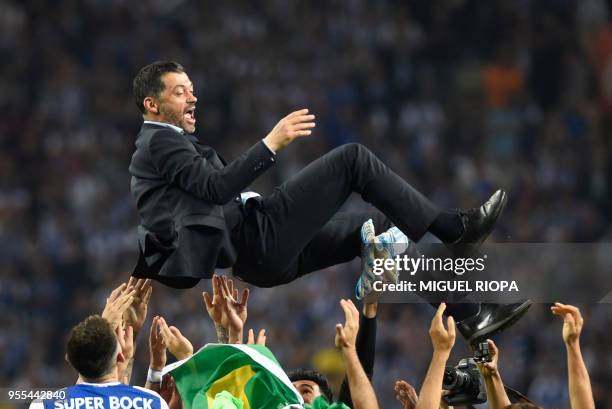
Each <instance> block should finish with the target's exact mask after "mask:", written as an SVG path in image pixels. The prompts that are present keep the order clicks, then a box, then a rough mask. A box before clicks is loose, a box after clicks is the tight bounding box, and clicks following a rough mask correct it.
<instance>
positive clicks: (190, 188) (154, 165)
mask: <svg viewBox="0 0 612 409" xmlns="http://www.w3.org/2000/svg"><path fill="white" fill-rule="evenodd" d="M274 161H275V159H274V155H273V154H272V152H270V150H269V149H268V148H267V147H266V146H265V145H264V143H263V142H261V141H260V142H258V143H256V144H255V145H253V146H252V147H251V148H250V149H249V150H248V151H246V152H245V153H243V154H242V155H240V156H239V157H238V158H236V159H235V160H234V161H233V162H232V163H230V164H229V165H226V164H225V162H224V161H223V160H222V159H221V158H220V157H219V156H218V155H217V153H216V152H215V150H214V149H212V148H211V147H208V146H204V145H201V144H199V143H198V140H197V138H196V137H194V136H192V135H185V134H181V133H179V132H176V131H175V130H173V129H171V128H167V127H164V126H161V125H155V124H143V126H142V128H141V130H140V132H139V134H138V136H137V137H136V151H135V152H134V154H133V155H132V161H131V163H130V168H129V170H130V174H131V176H132V180H131V190H132V195H133V196H134V199H135V200H136V207H137V208H138V212H139V214H140V219H141V224H140V226H139V227H138V246H139V257H138V263H137V265H136V267H135V269H134V276H135V277H141V278H142V277H147V278H153V279H156V280H158V281H161V282H163V283H164V284H167V285H169V286H172V287H175V288H189V287H193V286H194V285H196V284H197V283H198V281H199V280H200V279H201V278H210V277H211V276H212V274H213V272H214V269H215V267H221V268H226V267H230V266H231V265H232V264H233V263H234V261H235V260H236V250H235V248H234V246H233V244H232V241H231V237H230V233H231V232H230V229H231V228H232V225H231V224H232V222H231V221H230V220H228V219H232V218H235V217H236V214H235V213H236V212H240V208H239V206H240V196H239V195H240V193H241V192H242V191H243V190H244V189H246V188H247V187H248V185H249V184H250V183H252V182H253V181H254V180H255V179H256V178H257V177H258V176H259V175H261V174H262V173H263V172H264V171H266V170H267V169H268V168H269V167H270V166H272V164H273V163H274Z"/></svg>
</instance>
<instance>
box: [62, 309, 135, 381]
mask: <svg viewBox="0 0 612 409" xmlns="http://www.w3.org/2000/svg"><path fill="white" fill-rule="evenodd" d="M66 358H67V360H68V362H69V363H70V365H72V366H73V367H74V369H76V370H77V372H78V373H79V374H80V375H81V376H82V377H83V378H85V379H90V380H95V379H99V378H101V377H103V376H105V375H108V374H111V373H112V372H113V371H114V372H116V371H117V362H118V361H119V362H122V361H123V360H124V357H123V354H122V353H121V348H120V346H119V342H117V337H116V336H115V332H114V331H113V329H112V328H111V325H110V324H109V323H108V321H106V320H105V319H104V318H102V317H100V316H99V315H91V316H89V317H87V318H85V320H83V321H81V322H80V323H78V324H77V325H76V326H75V327H73V328H72V330H71V331H70V335H69V336H68V345H67V347H66Z"/></svg>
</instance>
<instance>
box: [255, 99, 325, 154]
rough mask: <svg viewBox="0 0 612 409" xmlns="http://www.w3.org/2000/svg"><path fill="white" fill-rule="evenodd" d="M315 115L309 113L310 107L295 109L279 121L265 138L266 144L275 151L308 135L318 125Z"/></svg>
mask: <svg viewBox="0 0 612 409" xmlns="http://www.w3.org/2000/svg"><path fill="white" fill-rule="evenodd" d="M314 119H315V116H314V115H309V114H308V109H300V110H299V111H294V112H292V113H290V114H289V115H287V116H286V117H284V118H283V119H281V120H280V121H278V123H277V124H276V126H275V127H274V128H273V129H272V130H271V131H270V133H269V134H268V135H267V136H266V137H265V138H264V142H265V144H266V145H267V146H268V147H269V148H270V149H272V150H273V151H274V152H278V151H280V150H281V149H283V148H284V147H285V146H287V145H289V144H290V143H291V142H293V140H294V139H297V138H300V137H303V136H308V135H310V134H311V133H312V130H311V129H312V128H314V127H315V126H316V124H315V123H314V122H312V121H314Z"/></svg>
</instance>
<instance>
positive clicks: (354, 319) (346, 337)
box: [335, 300, 359, 350]
mask: <svg viewBox="0 0 612 409" xmlns="http://www.w3.org/2000/svg"><path fill="white" fill-rule="evenodd" d="M340 306H341V307H342V309H343V310H344V317H345V323H344V326H342V324H336V339H335V343H336V347H338V348H340V349H341V350H345V349H346V350H354V349H355V342H356V340H357V332H359V311H358V310H357V308H356V307H355V304H353V301H351V300H340Z"/></svg>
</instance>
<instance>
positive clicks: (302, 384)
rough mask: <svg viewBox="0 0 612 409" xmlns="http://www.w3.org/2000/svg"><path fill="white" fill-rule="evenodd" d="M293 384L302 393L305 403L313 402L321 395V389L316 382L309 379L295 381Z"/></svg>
mask: <svg viewBox="0 0 612 409" xmlns="http://www.w3.org/2000/svg"><path fill="white" fill-rule="evenodd" d="M293 386H294V387H295V389H297V391H298V392H299V393H300V395H302V398H304V402H305V403H312V401H313V400H315V399H316V398H318V397H319V396H321V390H320V389H319V385H318V384H317V383H316V382H313V381H309V380H303V381H295V382H293Z"/></svg>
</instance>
